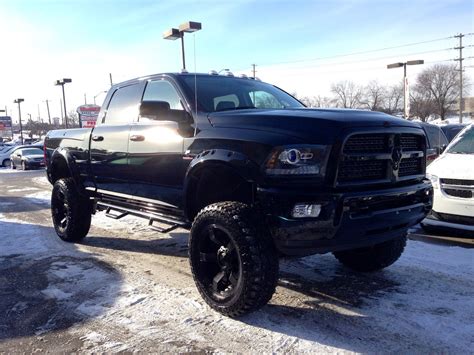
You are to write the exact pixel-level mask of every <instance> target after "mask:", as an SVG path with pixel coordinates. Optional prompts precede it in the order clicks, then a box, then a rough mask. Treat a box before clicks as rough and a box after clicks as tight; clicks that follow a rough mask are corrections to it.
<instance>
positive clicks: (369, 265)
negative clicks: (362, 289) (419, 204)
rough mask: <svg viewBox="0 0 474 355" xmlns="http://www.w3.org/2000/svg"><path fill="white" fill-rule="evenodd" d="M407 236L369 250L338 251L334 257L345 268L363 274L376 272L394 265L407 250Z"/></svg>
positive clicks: (368, 248)
mask: <svg viewBox="0 0 474 355" xmlns="http://www.w3.org/2000/svg"><path fill="white" fill-rule="evenodd" d="M406 241H407V238H406V236H403V237H399V238H396V239H392V240H389V241H386V242H383V243H380V244H376V245H374V246H371V247H367V248H359V249H352V250H345V251H338V252H335V253H334V256H335V257H336V258H337V260H339V261H340V262H341V263H342V264H344V265H345V266H347V267H349V268H351V269H353V270H355V271H362V272H369V271H376V270H381V269H383V268H386V267H387V266H390V265H392V264H393V263H394V262H395V261H397V260H398V258H400V256H401V255H402V253H403V250H404V249H405V245H406Z"/></svg>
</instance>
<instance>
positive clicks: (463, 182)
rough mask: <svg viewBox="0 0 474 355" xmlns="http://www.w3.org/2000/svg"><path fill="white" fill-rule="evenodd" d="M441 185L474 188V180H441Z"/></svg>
mask: <svg viewBox="0 0 474 355" xmlns="http://www.w3.org/2000/svg"><path fill="white" fill-rule="evenodd" d="M441 183H442V184H449V185H461V186H466V185H467V186H474V180H464V179H441Z"/></svg>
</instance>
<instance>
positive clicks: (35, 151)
mask: <svg viewBox="0 0 474 355" xmlns="http://www.w3.org/2000/svg"><path fill="white" fill-rule="evenodd" d="M21 154H22V155H38V154H43V151H42V150H41V149H38V148H32V149H22V151H21Z"/></svg>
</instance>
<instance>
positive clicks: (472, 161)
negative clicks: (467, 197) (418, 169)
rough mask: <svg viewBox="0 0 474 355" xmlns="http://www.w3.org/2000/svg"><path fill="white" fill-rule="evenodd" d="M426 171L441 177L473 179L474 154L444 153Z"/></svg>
mask: <svg viewBox="0 0 474 355" xmlns="http://www.w3.org/2000/svg"><path fill="white" fill-rule="evenodd" d="M426 172H427V173H429V174H432V175H436V176H437V177H439V178H441V179H460V180H472V179H473V177H474V154H451V153H444V154H443V155H441V156H440V157H439V158H438V159H436V160H435V161H434V162H432V163H431V164H430V165H429V166H428V167H427V168H426Z"/></svg>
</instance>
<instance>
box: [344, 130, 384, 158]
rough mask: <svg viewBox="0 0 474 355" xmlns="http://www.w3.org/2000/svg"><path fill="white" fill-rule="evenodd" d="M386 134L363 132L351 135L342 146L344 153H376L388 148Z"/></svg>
mask: <svg viewBox="0 0 474 355" xmlns="http://www.w3.org/2000/svg"><path fill="white" fill-rule="evenodd" d="M387 138H388V137H387V135H386V134H370V135H369V134H364V135H358V136H352V137H351V138H349V139H348V140H347V142H346V145H345V146H344V153H348V154H351V153H369V152H370V153H377V152H384V151H386V150H387V148H388V144H387V143H388V141H387Z"/></svg>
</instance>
